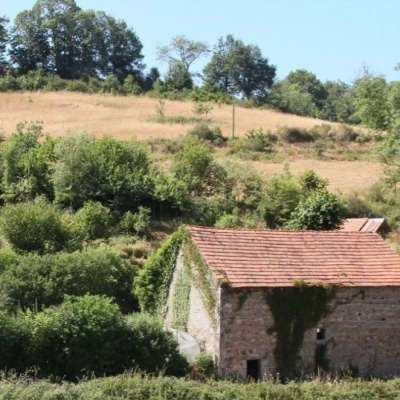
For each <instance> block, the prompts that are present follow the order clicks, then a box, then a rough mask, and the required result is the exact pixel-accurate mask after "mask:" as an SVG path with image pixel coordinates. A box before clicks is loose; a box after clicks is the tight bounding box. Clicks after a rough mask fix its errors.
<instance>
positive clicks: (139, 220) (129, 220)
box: [120, 206, 151, 236]
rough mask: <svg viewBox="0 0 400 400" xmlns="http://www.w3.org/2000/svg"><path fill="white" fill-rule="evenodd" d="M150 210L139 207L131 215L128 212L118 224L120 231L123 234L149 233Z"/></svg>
mask: <svg viewBox="0 0 400 400" xmlns="http://www.w3.org/2000/svg"><path fill="white" fill-rule="evenodd" d="M150 215H151V210H150V209H149V208H146V207H142V206H139V208H138V212H137V213H135V214H133V213H132V212H130V211H128V212H126V213H125V214H124V216H123V217H122V219H121V222H120V230H121V232H122V233H124V234H128V235H130V234H134V235H139V236H141V235H145V234H147V233H149V231H150V225H151V216H150Z"/></svg>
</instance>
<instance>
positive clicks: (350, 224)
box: [341, 218, 368, 232]
mask: <svg viewBox="0 0 400 400" xmlns="http://www.w3.org/2000/svg"><path fill="white" fill-rule="evenodd" d="M367 221H368V218H349V219H346V220H344V221H343V224H342V226H341V229H343V230H344V231H352V232H358V231H361V229H362V227H363V226H364V225H365V224H366V222H367Z"/></svg>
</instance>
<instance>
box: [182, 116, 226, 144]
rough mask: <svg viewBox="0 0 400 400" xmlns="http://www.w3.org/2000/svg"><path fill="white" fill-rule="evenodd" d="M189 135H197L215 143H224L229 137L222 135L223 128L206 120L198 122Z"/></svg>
mask: <svg viewBox="0 0 400 400" xmlns="http://www.w3.org/2000/svg"><path fill="white" fill-rule="evenodd" d="M189 135H193V136H197V137H198V138H199V139H200V140H204V141H207V142H211V143H213V144H215V145H222V144H224V143H225V142H226V141H227V140H228V138H227V137H225V136H223V135H222V131H221V128H220V127H219V126H217V125H215V126H213V127H210V125H209V123H208V122H206V121H204V122H200V123H198V124H197V125H196V126H195V127H194V128H193V129H192V130H190V131H189Z"/></svg>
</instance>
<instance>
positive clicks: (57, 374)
mask: <svg viewBox="0 0 400 400" xmlns="http://www.w3.org/2000/svg"><path fill="white" fill-rule="evenodd" d="M0 322H1V325H0V338H1V339H2V346H1V350H0V368H1V369H3V370H6V369H10V368H14V369H15V371H16V372H19V373H24V372H25V371H29V370H32V371H35V376H36V377H37V376H40V377H44V378H52V379H53V380H55V381H57V380H59V379H65V380H69V381H76V380H79V379H82V378H85V377H90V378H91V377H94V376H107V375H115V374H121V373H123V372H124V371H127V370H135V369H140V370H143V371H147V372H148V373H161V372H163V373H165V374H174V375H177V376H183V375H185V374H186V373H187V367H188V365H187V362H186V360H185V359H184V358H183V357H182V356H180V354H179V353H178V350H177V343H176V342H175V340H174V339H173V337H172V333H171V332H168V331H165V330H164V329H163V326H162V324H161V323H160V322H159V321H158V320H157V319H155V318H154V317H150V316H148V315H139V316H134V315H133V316H129V317H126V316H123V315H122V314H121V313H120V312H119V310H118V306H117V305H115V304H113V303H112V301H111V299H110V298H106V297H102V296H89V295H84V296H81V297H75V296H66V297H65V300H64V302H63V303H62V304H61V305H60V306H58V307H49V308H47V309H45V310H44V311H43V312H31V311H27V312H25V313H22V312H20V313H18V315H17V317H13V316H9V315H7V314H6V313H4V312H2V313H0ZM0 390H1V389H0ZM0 397H1V394H0Z"/></svg>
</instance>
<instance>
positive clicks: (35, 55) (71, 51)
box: [10, 0, 144, 81]
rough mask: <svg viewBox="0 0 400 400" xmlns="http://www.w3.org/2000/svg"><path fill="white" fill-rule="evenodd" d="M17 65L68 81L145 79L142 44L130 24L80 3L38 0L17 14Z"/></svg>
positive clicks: (14, 57) (13, 50) (14, 48)
mask: <svg viewBox="0 0 400 400" xmlns="http://www.w3.org/2000/svg"><path fill="white" fill-rule="evenodd" d="M10 46H11V49H10V56H11V60H12V62H13V63H14V64H15V65H16V66H17V67H18V68H19V69H20V71H21V72H22V73H27V72H28V71H31V70H35V69H37V68H39V67H40V68H43V69H44V70H45V71H46V72H50V73H55V74H57V75H59V76H60V77H61V78H66V79H86V78H88V77H90V76H95V77H104V76H107V75H109V74H114V75H116V76H117V77H118V78H119V79H120V80H121V81H122V80H123V79H124V78H125V77H126V76H127V75H129V74H132V75H134V76H137V77H138V78H140V79H141V78H142V76H141V72H142V70H143V69H144V65H143V64H142V59H143V55H142V54H141V51H142V44H141V42H140V40H139V38H138V37H137V35H136V34H135V32H134V31H133V30H132V29H131V28H128V27H127V25H126V23H125V22H124V21H117V20H116V19H115V18H114V17H112V16H110V15H107V14H106V13H104V12H102V11H99V12H94V11H91V10H89V11H84V10H82V9H80V8H79V7H78V6H77V5H76V3H75V1H74V0H38V1H37V2H36V3H35V5H34V6H33V8H32V10H25V11H23V12H21V13H20V14H18V15H17V17H16V19H15V23H14V26H13V28H12V30H11V37H10Z"/></svg>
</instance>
